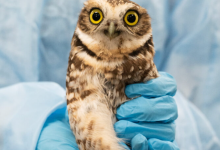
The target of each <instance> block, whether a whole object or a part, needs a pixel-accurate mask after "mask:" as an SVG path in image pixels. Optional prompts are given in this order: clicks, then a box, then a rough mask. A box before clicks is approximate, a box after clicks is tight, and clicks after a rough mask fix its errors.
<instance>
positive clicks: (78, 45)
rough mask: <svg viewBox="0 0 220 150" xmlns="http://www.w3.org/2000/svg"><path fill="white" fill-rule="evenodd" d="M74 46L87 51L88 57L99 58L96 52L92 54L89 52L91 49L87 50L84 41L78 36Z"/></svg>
mask: <svg viewBox="0 0 220 150" xmlns="http://www.w3.org/2000/svg"><path fill="white" fill-rule="evenodd" d="M74 45H75V46H76V47H81V48H82V51H85V52H86V53H87V54H88V55H90V56H91V57H97V56H96V54H95V53H94V52H92V51H91V50H89V49H88V48H87V46H86V45H84V44H83V43H82V41H81V40H80V39H79V37H78V36H77V35H76V36H75V43H74Z"/></svg>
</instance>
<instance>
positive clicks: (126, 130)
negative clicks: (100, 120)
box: [36, 73, 178, 150]
mask: <svg viewBox="0 0 220 150" xmlns="http://www.w3.org/2000/svg"><path fill="white" fill-rule="evenodd" d="M160 75H161V76H160V77H159V78H157V79H153V80H150V81H148V82H147V83H139V84H132V85H128V86H127V87H126V90H125V93H126V94H127V96H128V97H129V98H132V97H136V96H140V95H141V97H139V98H136V99H134V100H131V101H129V102H126V103H125V104H123V105H122V106H121V107H119V108H118V110H117V118H118V120H119V121H118V122H117V123H116V124H115V131H116V132H117V134H118V137H120V138H124V139H126V140H127V142H129V143H130V144H131V149H132V150H148V149H149V150H178V147H177V146H176V145H175V143H173V140H174V138H175V124H174V123H173V121H174V120H175V119H176V118H177V106H176V104H175V101H174V99H173V98H172V96H174V95H175V93H176V83H175V81H174V79H173V78H172V77H171V76H170V75H168V74H167V73H160ZM54 115H55V116H54ZM54 115H52V116H51V117H50V118H49V119H48V120H47V122H46V124H45V126H44V128H43V130H42V133H41V136H40V138H39V141H38V145H37V148H36V150H48V149H51V150H63V149H65V150H78V147H77V144H76V142H75V137H74V135H73V134H72V131H71V130H70V126H69V123H68V115H67V113H66V117H65V118H66V119H64V118H62V117H57V114H56V113H55V114H54ZM58 116H62V115H58ZM124 146H125V147H127V146H126V145H125V144H124ZM127 149H129V148H128V147H127Z"/></svg>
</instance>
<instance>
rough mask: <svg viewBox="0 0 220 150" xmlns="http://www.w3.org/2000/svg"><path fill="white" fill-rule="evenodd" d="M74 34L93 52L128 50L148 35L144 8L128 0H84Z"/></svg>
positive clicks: (148, 22) (120, 52)
mask: <svg viewBox="0 0 220 150" xmlns="http://www.w3.org/2000/svg"><path fill="white" fill-rule="evenodd" d="M76 34H77V36H78V37H79V39H80V40H81V41H82V43H83V44H84V45H85V46H87V48H88V49H89V50H91V51H92V52H94V53H95V54H96V55H98V56H99V55H103V53H106V55H107V54H110V55H115V56H116V55H123V54H129V53H132V52H133V51H135V50H136V49H138V48H140V47H141V46H143V45H144V44H145V43H146V41H147V40H148V39H149V38H150V37H151V36H152V30H151V22H150V17H149V15H148V13H147V11H146V9H144V8H142V7H141V6H139V5H138V4H136V3H134V2H132V1H130V0H88V1H87V2H85V6H84V8H83V9H82V11H81V14H80V16H79V21H78V24H77V28H76Z"/></svg>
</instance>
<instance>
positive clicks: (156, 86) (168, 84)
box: [125, 72, 177, 98]
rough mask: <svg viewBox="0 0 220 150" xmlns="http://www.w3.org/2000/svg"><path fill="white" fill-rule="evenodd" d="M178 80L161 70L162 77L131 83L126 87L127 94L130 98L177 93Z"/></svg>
mask: <svg viewBox="0 0 220 150" xmlns="http://www.w3.org/2000/svg"><path fill="white" fill-rule="evenodd" d="M176 90H177V87H176V81H175V80H174V78H173V77H172V76H171V75H169V74H168V73H165V72H160V77H158V78H156V79H152V80H149V81H147V82H146V83H136V84H130V85H128V86H127V87H126V88H125V94H126V95H127V97H129V98H134V97H137V96H140V95H142V96H145V97H160V96H165V95H170V96H174V95H175V94H176Z"/></svg>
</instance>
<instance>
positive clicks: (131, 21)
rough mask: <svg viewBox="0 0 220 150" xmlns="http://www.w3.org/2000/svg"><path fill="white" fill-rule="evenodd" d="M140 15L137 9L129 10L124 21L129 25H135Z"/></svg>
mask: <svg viewBox="0 0 220 150" xmlns="http://www.w3.org/2000/svg"><path fill="white" fill-rule="evenodd" d="M138 20H139V16H138V14H137V12H136V11H132V10H131V11H128V12H127V13H126V15H125V17H124V21H125V23H126V24H127V25H129V26H135V25H136V24H137V23H138Z"/></svg>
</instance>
